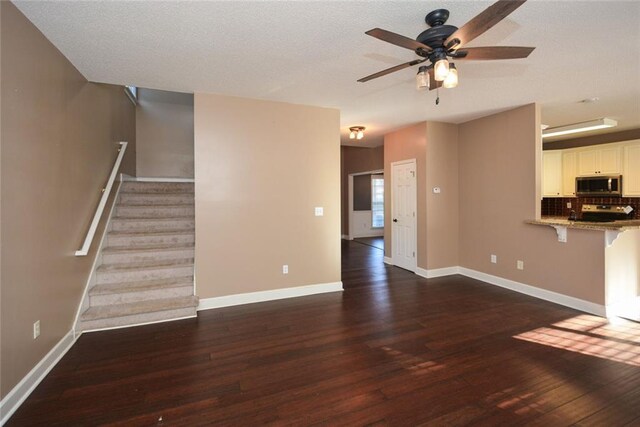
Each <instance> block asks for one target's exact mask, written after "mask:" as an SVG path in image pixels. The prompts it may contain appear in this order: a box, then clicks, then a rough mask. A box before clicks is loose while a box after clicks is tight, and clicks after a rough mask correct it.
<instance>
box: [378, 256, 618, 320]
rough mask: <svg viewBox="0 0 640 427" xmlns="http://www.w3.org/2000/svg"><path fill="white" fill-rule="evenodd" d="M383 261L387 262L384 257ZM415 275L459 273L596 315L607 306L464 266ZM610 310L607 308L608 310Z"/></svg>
mask: <svg viewBox="0 0 640 427" xmlns="http://www.w3.org/2000/svg"><path fill="white" fill-rule="evenodd" d="M385 262H387V260H386V257H385ZM415 274H416V275H418V276H421V277H424V278H427V279H432V278H435V277H442V276H450V275H453V274H461V275H463V276H466V277H470V278H472V279H476V280H480V281H481V282H485V283H488V284H490V285H494V286H500V287H501V288H505V289H509V290H511V291H515V292H518V293H521V294H525V295H529V296H531V297H534V298H538V299H542V300H545V301H550V302H553V303H555V304H560V305H563V306H565V307H569V308H573V309H576V310H580V311H584V312H586V313H591V314H595V315H596V316H601V317H606V315H607V307H605V306H604V305H601V304H596V303H594V302H591V301H585V300H583V299H580V298H575V297H571V296H568V295H564V294H560V293H557V292H553V291H549V290H546V289H542V288H538V287H535V286H531V285H526V284H524V283H520V282H516V281H514V280H510V279H505V278H503V277H498V276H493V275H491V274H487V273H483V272H481V271H476V270H472V269H470V268H465V267H459V266H456V267H445V268H436V269H431V270H427V269H424V268H420V267H418V268H417V269H416V272H415ZM610 311H611V310H609V312H610Z"/></svg>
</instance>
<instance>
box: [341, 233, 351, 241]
mask: <svg viewBox="0 0 640 427" xmlns="http://www.w3.org/2000/svg"><path fill="white" fill-rule="evenodd" d="M342 238H343V239H344V240H350V239H349V235H347V234H343V235H342Z"/></svg>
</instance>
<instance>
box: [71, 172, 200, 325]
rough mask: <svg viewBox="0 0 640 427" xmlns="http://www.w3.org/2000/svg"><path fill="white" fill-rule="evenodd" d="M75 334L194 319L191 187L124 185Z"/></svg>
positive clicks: (152, 183)
mask: <svg viewBox="0 0 640 427" xmlns="http://www.w3.org/2000/svg"><path fill="white" fill-rule="evenodd" d="M108 227H109V228H108V232H107V236H106V239H105V243H104V247H103V248H102V251H101V254H100V258H101V260H100V263H99V266H98V267H97V269H96V270H95V274H94V285H93V286H92V287H91V289H90V290H89V293H88V299H85V302H84V303H83V304H84V306H85V307H87V309H86V310H85V311H84V312H83V313H82V314H81V315H80V319H79V322H78V325H77V328H76V329H77V330H78V331H87V330H93V329H103V328H113V327H122V326H130V325H136V324H141V323H149V322H158V321H165V320H174V319H179V318H184V317H194V316H195V315H196V308H197V306H198V298H197V297H196V296H194V292H193V291H194V289H193V275H194V271H193V269H194V265H193V260H194V243H195V218H194V193H193V183H176V182H137V181H135V182H134V181H125V182H123V183H122V185H121V188H120V193H119V196H118V200H117V201H116V206H115V212H114V215H113V217H112V218H111V221H110V224H109V225H108Z"/></svg>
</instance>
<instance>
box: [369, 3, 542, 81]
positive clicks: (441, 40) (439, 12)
mask: <svg viewBox="0 0 640 427" xmlns="http://www.w3.org/2000/svg"><path fill="white" fill-rule="evenodd" d="M525 1H526V0H499V1H497V2H496V3H494V4H492V5H491V6H489V7H488V8H487V9H485V10H484V11H482V12H481V13H480V14H478V15H477V16H475V17H474V18H473V19H471V20H470V21H469V22H467V23H466V24H465V25H463V26H462V27H460V28H458V27H455V26H453V25H445V23H446V22H447V19H449V11H448V10H446V9H436V10H434V11H432V12H429V13H428V14H427V16H426V17H425V22H426V23H427V25H428V26H429V27H430V28H429V29H427V30H425V31H423V32H422V33H420V34H419V35H418V37H416V39H415V40H414V39H411V38H409V37H405V36H402V35H400V34H396V33H393V32H391V31H387V30H383V29H381V28H374V29H372V30H369V31H367V32H365V34H367V35H369V36H372V37H375V38H377V39H380V40H382V41H385V42H387V43H391V44H394V45H396V46H399V47H403V48H405V49H409V50H412V51H414V53H415V54H416V55H418V56H419V57H420V58H419V59H414V60H413V61H409V62H406V63H404V64H400V65H396V66H394V67H391V68H387V69H386V70H382V71H379V72H377V73H374V74H371V75H369V76H366V77H363V78H361V79H359V80H358V81H359V82H362V83H364V82H367V81H369V80H373V79H376V78H378V77H382V76H385V75H387V74H391V73H393V72H396V71H400V70H402V69H405V68H407V67H412V66H414V65H418V64H421V63H423V62H426V61H429V65H428V66H421V67H420V68H419V70H418V74H417V75H416V88H417V89H418V90H423V89H429V90H433V89H437V88H439V87H441V86H444V87H445V88H454V87H456V86H457V85H458V70H457V69H456V67H455V65H454V64H453V63H450V62H449V60H448V59H447V57H449V58H455V59H459V60H496V59H518V58H526V57H528V56H529V55H530V54H531V52H533V50H534V49H535V48H533V47H519V46H491V47H464V46H465V45H466V44H467V43H469V42H470V41H472V40H473V39H475V38H476V37H478V36H479V35H481V34H483V33H484V32H485V31H487V30H489V29H490V28H491V27H493V26H494V25H496V24H497V23H498V22H500V21H502V20H503V19H504V18H506V17H507V16H508V15H509V14H510V13H511V12H513V11H514V10H516V9H517V8H518V7H520V6H521V5H522V4H523V3H524V2H525ZM451 70H452V71H451ZM426 73H428V74H429V79H428V83H427V84H425V79H426Z"/></svg>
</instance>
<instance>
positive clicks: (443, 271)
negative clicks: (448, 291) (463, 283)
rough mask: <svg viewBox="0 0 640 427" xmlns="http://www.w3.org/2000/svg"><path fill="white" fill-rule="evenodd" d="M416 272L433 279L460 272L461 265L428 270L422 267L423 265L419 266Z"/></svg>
mask: <svg viewBox="0 0 640 427" xmlns="http://www.w3.org/2000/svg"><path fill="white" fill-rule="evenodd" d="M415 273H416V274H417V275H418V276H420V277H424V278H425V279H433V278H436V277H443V276H451V275H453V274H460V267H457V266H455V267H443V268H432V269H431V270H427V269H426V268H422V267H417V268H416V272H415Z"/></svg>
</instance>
